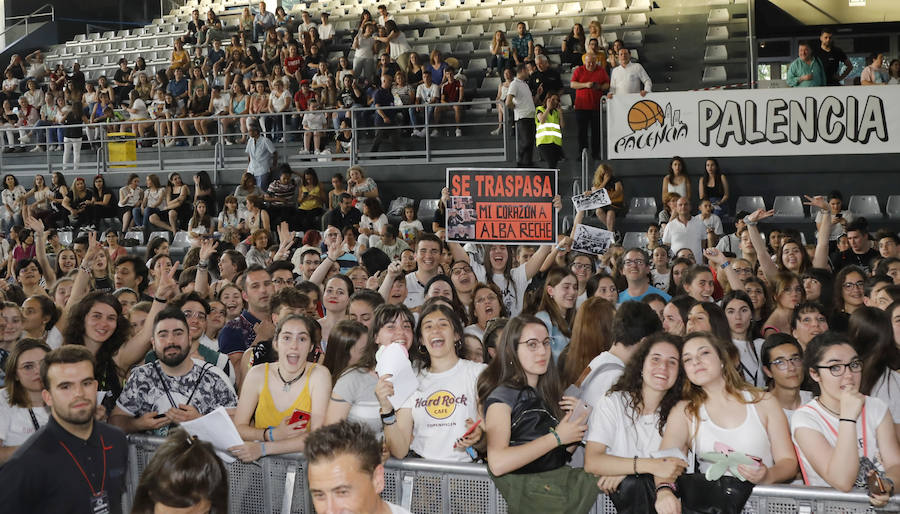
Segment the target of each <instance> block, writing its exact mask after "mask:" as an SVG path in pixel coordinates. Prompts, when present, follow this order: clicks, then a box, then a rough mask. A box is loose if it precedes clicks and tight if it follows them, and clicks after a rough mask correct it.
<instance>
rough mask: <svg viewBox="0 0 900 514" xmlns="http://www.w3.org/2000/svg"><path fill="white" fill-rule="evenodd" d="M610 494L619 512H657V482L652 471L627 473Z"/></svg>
mask: <svg viewBox="0 0 900 514" xmlns="http://www.w3.org/2000/svg"><path fill="white" fill-rule="evenodd" d="M608 496H609V499H610V500H612V502H613V505H615V506H616V512H617V513H618V514H647V513H654V514H655V513H656V508H655V504H656V484H655V483H654V481H653V475H651V474H650V473H642V474H640V475H626V476H625V478H623V479H622V482H621V483H619V487H617V488H616V490H615V491H613V492H612V493H610V494H609V495H608Z"/></svg>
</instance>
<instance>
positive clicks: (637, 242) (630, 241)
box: [622, 232, 648, 250]
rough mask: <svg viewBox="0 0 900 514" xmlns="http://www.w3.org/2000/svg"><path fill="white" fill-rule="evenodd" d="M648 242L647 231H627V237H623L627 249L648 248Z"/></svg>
mask: <svg viewBox="0 0 900 514" xmlns="http://www.w3.org/2000/svg"><path fill="white" fill-rule="evenodd" d="M647 243H648V240H647V234H646V233H645V232H626V233H625V237H624V238H623V239H622V248H625V249H626V250H628V249H629V248H646V247H647Z"/></svg>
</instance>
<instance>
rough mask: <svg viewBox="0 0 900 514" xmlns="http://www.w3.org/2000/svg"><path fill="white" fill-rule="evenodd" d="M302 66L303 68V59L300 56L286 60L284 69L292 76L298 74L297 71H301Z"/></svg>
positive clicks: (286, 58)
mask: <svg viewBox="0 0 900 514" xmlns="http://www.w3.org/2000/svg"><path fill="white" fill-rule="evenodd" d="M301 66H303V57H300V56H299V55H298V56H296V57H285V58H284V69H285V71H287V72H288V74H290V75H293V74H294V73H297V70H299V69H300V67H301Z"/></svg>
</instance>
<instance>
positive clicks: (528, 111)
mask: <svg viewBox="0 0 900 514" xmlns="http://www.w3.org/2000/svg"><path fill="white" fill-rule="evenodd" d="M506 94H507V96H509V95H513V97H514V98H513V105H514V106H515V107H514V108H513V119H515V120H517V121H518V120H521V119H522V118H534V98H533V97H532V96H531V89H530V88H529V87H528V84H526V83H525V81H524V80H519V78H518V77H516V78H515V79H513V81H512V82H511V83H510V84H509V91H507V92H506Z"/></svg>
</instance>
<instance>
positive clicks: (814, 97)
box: [606, 86, 900, 159]
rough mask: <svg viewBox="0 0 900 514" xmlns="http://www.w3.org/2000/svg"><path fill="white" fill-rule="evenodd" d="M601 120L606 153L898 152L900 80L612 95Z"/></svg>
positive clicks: (640, 156)
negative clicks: (896, 83) (896, 82)
mask: <svg viewBox="0 0 900 514" xmlns="http://www.w3.org/2000/svg"><path fill="white" fill-rule="evenodd" d="M892 99H893V100H892ZM606 125H607V126H606V134H607V144H608V151H609V157H610V159H650V158H663V157H672V156H674V155H679V156H681V157H740V156H757V155H823V154H860V153H897V152H900V87H897V88H895V87H891V86H883V87H877V86H846V87H817V88H784V89H731V90H719V91H686V92H679V93H648V94H647V96H645V97H641V96H640V95H637V94H634V95H615V96H614V97H613V99H612V100H610V101H609V103H608V105H607V123H606Z"/></svg>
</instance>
